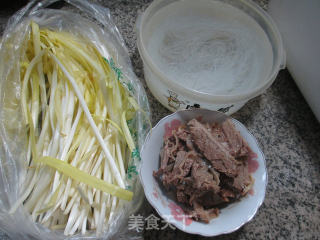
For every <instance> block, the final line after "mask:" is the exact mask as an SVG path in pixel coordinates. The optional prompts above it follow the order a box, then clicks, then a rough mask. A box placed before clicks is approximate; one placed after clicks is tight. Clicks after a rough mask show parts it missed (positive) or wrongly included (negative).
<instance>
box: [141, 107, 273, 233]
mask: <svg viewBox="0 0 320 240" xmlns="http://www.w3.org/2000/svg"><path fill="white" fill-rule="evenodd" d="M195 110H204V111H210V112H217V111H213V110H208V109H203V108H198V109H182V110H178V111H176V112H174V113H171V114H169V115H167V116H165V117H163V118H162V119H161V120H160V121H159V122H158V123H157V124H156V125H155V126H154V127H153V128H152V129H150V131H149V132H148V134H147V136H146V138H145V142H144V144H143V146H142V148H141V154H140V155H141V165H140V169H139V179H140V182H141V185H142V187H143V189H145V183H144V181H143V177H142V171H143V166H144V160H143V158H142V153H143V151H144V150H145V146H146V142H147V141H148V140H149V138H150V136H151V134H152V131H154V130H155V129H156V128H157V127H159V125H160V124H161V123H160V122H164V121H166V120H167V119H168V118H171V117H173V116H174V115H176V114H177V113H178V112H183V111H195ZM219 113H220V112H219ZM222 114H223V113H222ZM227 117H228V118H229V119H231V120H232V121H234V122H236V123H237V124H239V125H240V126H241V127H243V128H244V129H245V130H246V131H247V133H248V135H249V136H250V137H251V138H252V139H253V140H254V143H255V144H256V146H257V148H258V150H259V152H260V154H261V156H262V160H263V164H264V168H263V174H265V184H264V188H263V196H262V197H261V198H260V199H259V201H258V202H257V205H256V209H255V210H254V212H253V213H252V214H251V215H249V216H248V217H247V218H246V219H244V220H243V222H242V223H241V224H239V226H237V227H234V228H231V229H229V230H226V231H221V232H217V233H215V234H206V233H203V232H196V231H189V230H187V229H188V227H185V228H181V227H180V226H178V225H176V222H175V221H174V220H173V219H172V218H168V217H167V216H166V215H163V214H162V212H161V210H160V209H159V208H158V207H157V204H155V202H154V201H153V200H152V198H151V195H148V194H144V195H145V196H146V198H147V200H148V202H149V203H150V205H151V206H152V207H153V208H154V209H155V210H156V212H157V213H158V214H159V216H160V217H162V218H163V219H165V220H166V221H167V222H168V223H171V224H173V225H174V226H175V227H176V228H178V229H179V230H181V231H183V232H186V233H190V234H198V235H201V236H204V237H214V236H218V235H222V234H228V233H232V232H234V231H237V230H238V229H240V228H241V227H242V226H243V225H245V224H246V223H248V222H250V221H251V220H252V219H253V217H254V216H255V215H256V214H257V212H258V210H259V208H260V207H261V205H262V203H263V202H264V199H265V196H266V191H267V185H268V171H267V162H266V158H265V156H264V153H263V151H262V150H261V147H260V145H259V143H258V141H257V139H256V138H255V137H254V136H253V134H252V133H251V132H250V131H249V130H248V129H247V128H246V127H245V126H244V125H243V124H242V123H241V122H240V121H238V120H237V119H234V118H232V117H230V116H227Z"/></svg>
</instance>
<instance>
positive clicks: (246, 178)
mask: <svg viewBox="0 0 320 240" xmlns="http://www.w3.org/2000/svg"><path fill="white" fill-rule="evenodd" d="M237 171H238V175H237V176H236V177H235V178H234V180H233V185H232V186H233V187H234V188H235V189H237V190H238V191H239V192H240V194H241V195H243V194H244V193H246V188H247V186H248V185H249V184H250V183H251V178H250V174H249V171H248V166H247V163H243V164H241V165H239V166H238V167H237Z"/></svg>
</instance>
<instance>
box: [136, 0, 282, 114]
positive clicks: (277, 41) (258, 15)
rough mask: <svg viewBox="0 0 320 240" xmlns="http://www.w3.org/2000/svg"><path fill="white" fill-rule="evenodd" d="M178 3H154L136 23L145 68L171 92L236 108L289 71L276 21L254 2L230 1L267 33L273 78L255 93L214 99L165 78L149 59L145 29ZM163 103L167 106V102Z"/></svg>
mask: <svg viewBox="0 0 320 240" xmlns="http://www.w3.org/2000/svg"><path fill="white" fill-rule="evenodd" d="M175 1H179V0H170V1H169V0H155V1H153V2H152V3H151V4H150V5H149V7H148V8H147V9H146V10H145V12H144V13H143V14H142V15H141V16H140V17H139V18H138V20H137V23H136V27H137V38H138V39H137V45H138V50H139V52H140V55H141V58H142V60H143V64H144V66H145V68H146V67H147V68H149V69H150V70H151V71H152V73H153V74H154V75H155V76H156V77H157V79H159V80H161V81H162V83H163V84H164V85H166V86H167V87H168V89H170V90H172V91H174V92H176V93H179V94H181V95H182V96H183V97H184V98H190V99H193V100H196V101H199V102H208V103H212V104H236V103H238V102H246V101H248V100H249V99H251V98H253V97H256V96H258V95H259V94H261V93H262V92H263V91H265V90H266V89H267V88H268V87H270V86H271V84H272V83H273V81H274V80H275V78H276V76H277V74H278V72H279V70H280V69H283V68H284V67H285V63H286V55H285V51H284V48H283V43H282V38H281V35H280V32H279V30H278V28H277V26H276V24H275V23H274V21H273V19H272V18H271V17H270V16H269V15H268V14H267V13H266V12H265V11H264V10H263V9H262V8H261V7H260V6H258V5H257V4H256V3H254V2H252V1H250V0H228V1H224V2H226V3H228V4H231V5H232V6H234V7H237V8H238V9H240V10H242V11H244V10H245V12H246V13H247V14H248V15H250V16H251V17H252V18H253V19H254V20H256V21H257V23H258V24H259V25H260V26H261V27H262V29H264V31H265V32H266V34H267V36H268V38H269V41H270V43H271V46H272V48H273V55H274V57H273V68H272V71H271V73H270V74H269V76H266V77H265V81H263V82H262V84H260V85H259V86H257V87H255V88H253V89H249V90H247V91H245V92H244V93H242V94H234V95H213V94H208V93H203V92H199V91H195V90H192V89H189V88H186V87H185V86H183V85H182V84H180V83H178V82H175V81H173V80H172V79H170V78H168V77H167V76H165V74H164V73H163V72H162V71H161V70H160V69H159V68H158V67H157V66H156V64H154V61H153V60H152V58H151V56H150V55H149V53H148V51H147V48H146V46H145V44H144V39H143V31H142V29H144V28H145V24H147V23H146V21H147V19H148V17H152V15H154V14H155V13H156V12H157V11H158V10H159V9H161V8H163V7H164V6H167V5H168V4H171V3H172V2H175ZM212 1H217V0H212ZM220 1H223V0H220ZM199 2H200V1H199ZM271 41H272V42H271ZM158 100H159V99H158ZM160 102H161V101H160ZM161 103H162V104H164V103H163V102H161ZM164 105H166V104H164ZM169 109H170V107H169ZM170 110H172V109H170Z"/></svg>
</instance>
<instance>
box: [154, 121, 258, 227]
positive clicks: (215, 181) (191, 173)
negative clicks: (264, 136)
mask: <svg viewBox="0 0 320 240" xmlns="http://www.w3.org/2000/svg"><path fill="white" fill-rule="evenodd" d="M250 153H251V149H250V147H249V146H248V144H247V143H246V141H245V140H244V139H243V138H242V137H241V135H240V133H239V132H238V131H237V130H236V128H235V126H234V125H233V123H232V122H231V121H230V120H227V121H224V122H223V123H222V124H218V123H213V124H209V123H202V122H200V121H198V120H196V119H192V120H191V121H189V122H188V123H187V124H186V125H182V126H180V127H179V128H178V129H177V130H175V131H173V132H172V135H171V136H169V137H165V139H164V146H163V149H162V151H161V154H160V167H159V169H158V171H156V172H154V173H153V175H154V176H155V177H156V178H157V179H158V180H159V182H160V183H161V184H162V186H164V188H165V189H166V190H167V191H172V192H173V193H174V195H175V198H176V200H177V201H178V202H179V203H181V204H182V207H183V208H184V210H185V211H186V212H187V213H188V214H189V215H190V216H191V217H192V218H193V219H195V220H199V221H203V222H206V223H208V222H209V221H210V220H211V219H212V218H214V217H217V216H218V214H219V206H221V205H223V204H225V203H229V202H233V201H235V200H237V199H239V198H240V197H241V196H243V195H245V194H246V193H247V192H248V191H249V189H250V187H251V186H252V182H253V180H252V178H251V176H250V175H249V172H248V163H247V162H248V157H249V154H250Z"/></svg>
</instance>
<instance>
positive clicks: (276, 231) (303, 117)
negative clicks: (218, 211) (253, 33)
mask: <svg viewBox="0 0 320 240" xmlns="http://www.w3.org/2000/svg"><path fill="white" fill-rule="evenodd" d="M98 2H100V3H101V4H103V5H104V6H106V7H109V8H110V9H111V13H112V16H113V19H114V21H115V23H116V25H117V26H118V28H119V30H120V32H121V34H122V35H123V37H124V39H125V42H126V44H127V46H128V49H129V53H130V57H131V60H132V65H133V67H134V71H135V73H136V75H137V76H138V77H139V79H140V80H141V82H142V83H143V84H144V86H145V87H146V85H145V81H144V76H143V67H142V60H141V58H140V56H139V53H138V49H137V46H136V35H135V32H134V24H135V20H136V17H137V14H138V13H139V12H141V11H143V10H144V9H145V8H146V7H147V6H148V5H149V3H150V1H147V0H131V1H130V0H127V1H125V0H122V1H120V0H119V1H117V0H110V1H103V0H100V1H98ZM256 2H257V3H259V4H260V6H262V7H263V8H264V9H266V8H267V4H268V1H267V0H257V1H256ZM10 14H12V10H11V11H10V10H0V23H1V25H0V27H1V30H2V29H3V24H4V23H5V22H6V20H7V18H8V16H10ZM146 89H147V88H146ZM147 93H148V97H149V102H150V107H151V111H152V123H153V124H155V123H157V122H158V121H159V120H160V119H161V118H162V117H164V116H166V115H168V114H169V113H170V112H169V111H168V110H166V109H165V108H164V107H162V105H161V104H160V103H158V102H157V100H155V99H154V98H153V97H152V95H151V93H150V91H149V90H148V89H147ZM233 117H234V118H236V119H238V120H239V121H241V122H242V123H243V124H244V125H245V126H247V128H248V129H249V130H250V131H251V133H252V134H253V135H254V136H255V137H256V138H257V140H258V142H259V143H260V146H261V148H262V150H263V152H264V154H265V157H266V162H267V168H268V174H269V182H268V187H267V193H266V198H265V201H264V203H263V204H262V206H261V208H260V209H259V211H258V213H257V215H256V216H255V217H254V218H253V220H252V221H250V222H249V223H247V224H246V225H245V226H243V227H242V228H240V229H239V230H238V231H236V232H234V233H231V234H227V235H223V236H218V237H215V238H212V239H217V240H218V239H320V152H319V150H320V124H319V122H318V121H317V120H316V118H315V116H314V115H313V113H312V112H311V110H310V108H309V106H308V105H307V103H306V102H305V100H304V98H303V96H302V95H301V93H300V92H299V90H298V88H297V87H296V85H295V83H294V81H293V79H292V78H291V76H290V74H289V73H288V71H286V70H283V71H281V72H280V73H279V75H278V77H277V79H276V80H275V82H274V84H273V85H272V86H271V87H270V88H269V89H268V90H267V91H266V92H265V93H264V94H262V95H261V96H259V97H256V98H254V99H252V100H251V101H249V102H248V103H247V104H246V105H245V106H244V107H243V108H242V109H241V110H239V111H238V112H237V113H235V114H234V115H233ZM144 209H145V210H146V211H147V214H151V213H153V214H154V215H156V216H158V215H157V214H156V213H155V211H154V210H153V209H152V207H151V206H150V205H149V204H148V203H147V202H146V204H145V206H144ZM143 237H144V239H183V240H188V239H204V238H202V237H200V236H196V235H190V234H186V233H184V232H182V231H179V230H171V229H170V228H167V229H166V230H160V231H158V230H145V231H144V232H143ZM0 239H7V237H6V235H4V234H0ZM209 239H210V238H209Z"/></svg>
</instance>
